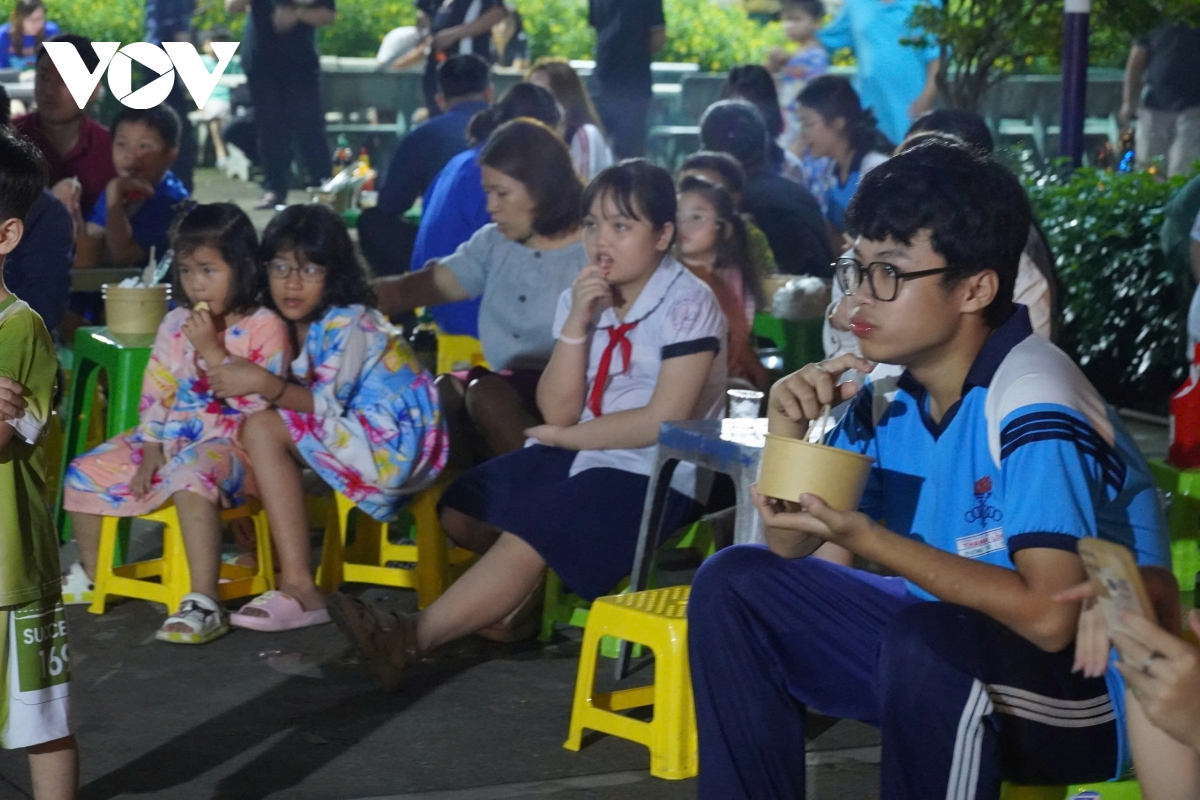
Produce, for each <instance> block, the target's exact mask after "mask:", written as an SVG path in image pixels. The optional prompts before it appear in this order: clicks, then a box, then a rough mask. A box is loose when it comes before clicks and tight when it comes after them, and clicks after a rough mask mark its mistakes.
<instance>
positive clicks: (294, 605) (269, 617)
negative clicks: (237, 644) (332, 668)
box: [229, 591, 330, 633]
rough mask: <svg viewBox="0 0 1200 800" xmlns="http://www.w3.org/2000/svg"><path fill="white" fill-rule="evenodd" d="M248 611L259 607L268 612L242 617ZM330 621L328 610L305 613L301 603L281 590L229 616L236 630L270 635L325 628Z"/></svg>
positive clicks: (267, 594) (272, 592)
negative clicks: (240, 629) (315, 627)
mask: <svg viewBox="0 0 1200 800" xmlns="http://www.w3.org/2000/svg"><path fill="white" fill-rule="evenodd" d="M248 608H257V609H259V610H260V611H263V612H265V613H266V616H265V617H263V616H251V615H250V614H243V613H242V611H244V610H245V609H248ZM329 621H330V620H329V612H328V611H326V610H325V609H323V608H318V609H317V610H316V611H305V610H304V606H302V605H300V601H298V600H296V598H294V597H292V596H291V595H289V594H284V593H283V592H279V591H270V592H266V593H265V594H261V595H259V596H258V597H256V598H254V599H253V600H251V601H250V602H249V603H247V604H246V605H244V606H242V609H241V610H239V611H237V612H235V613H233V614H230V615H229V624H230V625H233V626H234V627H237V628H246V629H247V630H252V631H264V632H267V633H274V632H277V631H290V630H295V629H296V628H307V627H309V626H311V625H324V624H325V623H327V622H329Z"/></svg>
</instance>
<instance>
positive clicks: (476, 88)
mask: <svg viewBox="0 0 1200 800" xmlns="http://www.w3.org/2000/svg"><path fill="white" fill-rule="evenodd" d="M437 82H438V91H439V92H441V94H442V97H444V98H446V99H447V100H453V99H455V98H457V97H466V96H467V95H472V94H483V93H484V92H485V91H487V87H488V84H490V83H491V82H492V68H491V67H489V66H488V63H487V62H486V61H484V60H483V59H482V58H480V57H479V56H477V55H475V54H474V53H464V54H460V55H456V56H450V58H447V59H446V60H445V61H443V62H442V63H441V64H440V65H439V66H438V68H437Z"/></svg>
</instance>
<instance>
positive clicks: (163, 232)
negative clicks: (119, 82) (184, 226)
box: [87, 104, 188, 266]
mask: <svg viewBox="0 0 1200 800" xmlns="http://www.w3.org/2000/svg"><path fill="white" fill-rule="evenodd" d="M179 136H180V122H179V115H178V114H176V113H175V110H174V109H172V108H171V107H170V106H168V105H166V104H162V105H158V106H154V107H153V108H147V109H135V108H128V107H125V106H122V107H121V111H120V113H119V114H117V119H116V121H115V122H114V123H113V126H112V139H113V166H114V167H116V170H117V177H115V178H113V179H112V180H111V181H109V182H108V186H107V187H105V189H104V192H103V193H102V194H101V195H100V199H99V200H97V201H96V207H95V209H94V210H93V211H92V215H91V217H89V218H88V220H87V223H88V224H87V227H88V232H89V233H90V234H91V235H93V236H99V235H103V236H104V243H105V246H106V249H107V250H108V253H109V257H110V259H111V261H112V263H113V264H116V265H120V266H126V265H129V266H138V265H141V264H145V263H146V261H147V259H148V258H149V257H150V248H151V247H153V248H155V250H156V252H157V253H158V256H159V257H160V258H161V257H162V255H163V253H165V252H166V251H167V243H168V233H169V231H170V228H171V221H172V220H173V219H174V218H175V214H176V213H177V212H178V211H179V206H180V204H181V203H182V201H184V200H187V199H188V190H187V189H186V188H185V187H184V185H183V183H182V182H180V180H179V179H178V178H176V177H175V173H173V172H171V165H172V164H174V163H175V158H176V157H177V156H178V155H179Z"/></svg>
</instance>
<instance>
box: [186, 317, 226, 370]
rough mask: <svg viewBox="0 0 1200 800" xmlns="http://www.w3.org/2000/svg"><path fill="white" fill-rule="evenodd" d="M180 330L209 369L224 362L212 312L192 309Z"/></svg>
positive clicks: (223, 350)
mask: <svg viewBox="0 0 1200 800" xmlns="http://www.w3.org/2000/svg"><path fill="white" fill-rule="evenodd" d="M180 330H181V331H183V335H184V336H186V337H187V338H188V341H189V342H191V343H192V347H194V348H196V352H197V353H199V354H200V356H201V357H202V358H203V359H204V361H205V363H207V364H208V366H209V367H210V368H211V367H213V366H216V365H217V364H220V363H221V362H222V361H224V360H225V355H226V353H225V348H224V346H222V344H221V336H220V334H218V333H217V325H216V323H215V322H213V317H212V312H211V311H209V310H208V309H207V308H196V309H193V310H192V313H191V316H189V317H188V318H187V321H186V322H184V323H183V327H182V328H180Z"/></svg>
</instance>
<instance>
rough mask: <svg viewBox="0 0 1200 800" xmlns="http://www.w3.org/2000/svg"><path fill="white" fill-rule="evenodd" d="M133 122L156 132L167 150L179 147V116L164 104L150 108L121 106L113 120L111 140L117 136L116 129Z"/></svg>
mask: <svg viewBox="0 0 1200 800" xmlns="http://www.w3.org/2000/svg"><path fill="white" fill-rule="evenodd" d="M134 122H141V123H142V124H144V125H146V126H148V127H150V128H152V129H154V130H155V131H158V135H159V136H160V137H162V140H163V144H164V145H166V147H167V149H168V150H171V149H173V148H176V147H179V133H180V123H179V114H177V113H176V112H175V109H173V108H171V107H170V106H169V105H167V104H166V103H159V104H158V105H156V106H151V107H150V108H129V107H128V106H121V110H120V111H118V112H117V117H116V119H114V120H113V124H112V133H113V138H114V139H115V138H116V136H117V128H119V127H121V126H122V125H124V124H132V123H134Z"/></svg>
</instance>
